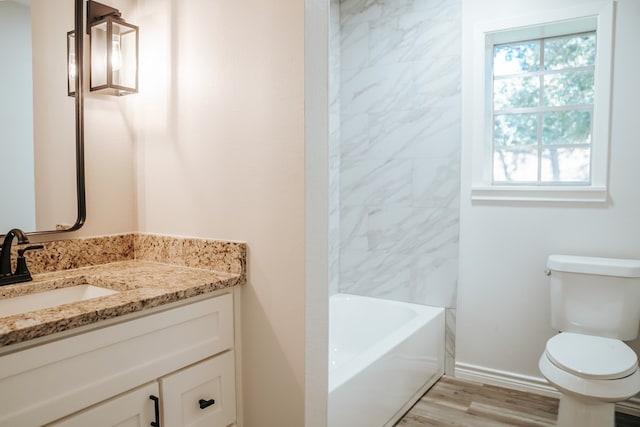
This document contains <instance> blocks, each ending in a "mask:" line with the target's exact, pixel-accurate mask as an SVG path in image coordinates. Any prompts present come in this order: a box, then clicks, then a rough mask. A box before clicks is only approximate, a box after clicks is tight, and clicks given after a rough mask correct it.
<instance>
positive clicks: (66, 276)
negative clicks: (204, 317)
mask: <svg viewBox="0 0 640 427" xmlns="http://www.w3.org/2000/svg"><path fill="white" fill-rule="evenodd" d="M244 280H245V279H244V277H243V276H242V275H241V274H234V273H223V272H218V271H211V270H204V269H198V268H190V267H184V266H178V265H171V264H163V263H158V262H153V261H141V260H129V261H120V262H113V263H110V264H103V265H97V266H92V267H84V268H77V269H73V270H66V271H58V272H52V273H42V274H35V275H33V281H31V282H26V283H18V284H13V285H7V286H2V287H0V300H1V299H6V298H11V297H16V296H20V295H27V294H31V293H34V292H42V291H47V290H52V289H57V288H64V287H68V286H73V285H79V284H91V285H95V286H100V287H104V288H109V289H113V290H116V291H118V293H116V294H112V295H107V296H102V297H98V298H94V299H90V300H85V301H79V302H75V303H70V304H64V305H59V306H56V307H51V308H45V309H42V310H37V311H32V312H28V313H22V314H16V315H13V316H7V317H0V347H5V346H9V345H12V344H17V343H21V342H24V341H28V340H31V339H34V338H40V337H44V336H47V335H50V334H54V333H56V332H62V331H67V330H70V329H73V328H77V327H80V326H85V325H90V324H93V323H96V322H99V321H101V320H107V319H113V318H116V317H118V316H123V315H126V314H130V313H135V312H139V311H142V310H146V309H149V308H152V307H157V306H160V305H163V304H168V303H171V302H175V301H179V300H183V299H186V298H190V297H194V296H197V295H201V294H205V293H208V292H213V291H217V290H220V289H224V288H229V287H232V286H236V285H240V284H242V283H244ZM0 316H2V313H1V312H0Z"/></svg>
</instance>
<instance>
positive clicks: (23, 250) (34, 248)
mask: <svg viewBox="0 0 640 427" xmlns="http://www.w3.org/2000/svg"><path fill="white" fill-rule="evenodd" d="M42 248H44V245H32V246H27V247H26V248H22V249H18V256H19V257H23V256H24V253H25V252H27V251H33V250H36V249H42Z"/></svg>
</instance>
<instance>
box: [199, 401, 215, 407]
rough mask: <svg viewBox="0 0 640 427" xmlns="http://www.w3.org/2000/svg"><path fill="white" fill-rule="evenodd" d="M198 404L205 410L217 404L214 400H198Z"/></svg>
mask: <svg viewBox="0 0 640 427" xmlns="http://www.w3.org/2000/svg"><path fill="white" fill-rule="evenodd" d="M198 403H199V404H200V409H205V408H208V407H209V406H211V405H213V404H214V403H216V401H215V400H213V399H211V400H204V399H200V400H198Z"/></svg>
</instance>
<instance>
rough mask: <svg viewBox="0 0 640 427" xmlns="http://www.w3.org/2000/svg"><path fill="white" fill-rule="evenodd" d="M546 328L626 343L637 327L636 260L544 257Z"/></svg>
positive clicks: (639, 289)
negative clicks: (548, 304)
mask: <svg viewBox="0 0 640 427" xmlns="http://www.w3.org/2000/svg"><path fill="white" fill-rule="evenodd" d="M547 268H548V271H549V272H550V281H551V283H550V285H551V326H552V327H553V328H554V329H557V330H559V331H564V332H576V333H582V334H587V335H596V336H601V337H609V338H616V339H620V340H624V341H627V340H632V339H634V338H636V337H637V336H638V326H639V325H640V261H639V260H627V259H614V258H594V257H582V256H571V255H550V256H549V258H548V260H547Z"/></svg>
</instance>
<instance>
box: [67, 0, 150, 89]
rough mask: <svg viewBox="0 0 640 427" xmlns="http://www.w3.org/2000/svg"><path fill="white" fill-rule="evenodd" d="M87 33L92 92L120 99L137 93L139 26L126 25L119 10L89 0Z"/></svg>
mask: <svg viewBox="0 0 640 427" xmlns="http://www.w3.org/2000/svg"><path fill="white" fill-rule="evenodd" d="M87 34H89V36H90V43H89V46H90V58H91V63H90V68H89V69H90V76H89V81H90V86H89V88H90V90H91V91H92V92H94V91H101V92H103V93H106V94H109V95H117V96H121V95H128V94H131V93H137V92H138V27H137V26H135V25H132V24H129V23H128V22H126V21H125V20H124V19H123V18H122V14H121V13H120V11H119V10H118V9H115V8H113V7H111V6H107V5H104V4H102V3H98V2H96V1H93V0H88V1H87ZM69 76H70V78H71V72H69Z"/></svg>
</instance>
